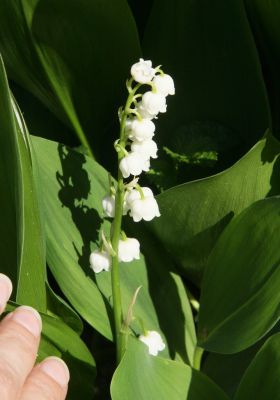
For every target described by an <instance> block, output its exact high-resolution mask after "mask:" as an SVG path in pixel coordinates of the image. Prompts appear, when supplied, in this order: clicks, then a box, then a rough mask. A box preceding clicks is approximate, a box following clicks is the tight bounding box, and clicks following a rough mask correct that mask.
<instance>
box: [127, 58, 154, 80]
mask: <svg viewBox="0 0 280 400" xmlns="http://www.w3.org/2000/svg"><path fill="white" fill-rule="evenodd" d="M130 73H131V76H132V77H133V79H134V80H135V81H136V82H138V83H148V82H151V80H152V79H153V77H154V76H155V69H154V68H152V61H150V60H146V61H145V60H143V58H140V60H139V61H138V62H137V63H135V64H133V65H132V67H131V69H130Z"/></svg>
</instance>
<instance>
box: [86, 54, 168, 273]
mask: <svg viewBox="0 0 280 400" xmlns="http://www.w3.org/2000/svg"><path fill="white" fill-rule="evenodd" d="M130 72H131V79H130V80H129V81H128V82H127V89H128V92H129V96H128V100H127V103H126V106H125V108H124V109H122V110H121V111H120V124H121V135H120V139H119V140H117V141H116V143H115V148H116V150H117V151H118V152H119V154H120V155H121V156H120V157H119V170H120V172H121V175H122V177H123V178H124V179H126V178H129V177H130V176H133V177H134V179H133V180H132V181H131V182H129V183H127V184H125V185H124V187H125V193H124V196H123V204H122V210H123V215H125V214H127V213H129V215H130V216H131V217H132V218H133V221H134V222H139V221H141V220H142V219H143V220H144V221H151V220H152V219H153V218H155V217H159V216H160V211H159V207H158V204H157V201H156V199H155V198H154V195H153V192H152V190H151V189H150V188H148V187H141V186H140V185H139V184H138V178H135V177H138V176H139V175H140V174H141V173H142V172H143V171H148V170H149V168H150V159H151V158H157V151H158V148H157V144H156V142H155V141H154V140H153V137H154V135H155V124H154V122H153V121H152V120H153V119H155V118H157V116H158V114H159V113H164V112H166V108H167V106H166V97H167V96H168V95H173V94H175V88H174V82H173V79H172V78H171V76H170V75H167V74H164V72H163V71H162V70H161V69H160V67H156V68H153V67H152V62H151V61H145V60H143V59H142V58H140V60H139V62H137V63H135V64H134V65H132V67H131V71H130ZM142 85H148V86H149V88H150V89H151V90H148V91H146V92H145V93H143V94H142V93H137V91H138V89H139V88H140V86H142ZM128 147H129V148H130V149H129V151H128V149H127V148H128ZM110 186H111V187H110V193H109V194H107V195H106V196H105V197H104V198H103V200H102V207H103V210H104V212H105V214H106V216H108V217H110V218H114V217H115V203H116V189H115V187H114V185H113V184H111V185H110ZM104 247H105V249H104ZM108 249H109V250H108ZM139 254H140V244H139V242H138V240H137V239H134V238H127V237H125V236H124V237H123V240H120V241H119V245H118V259H119V261H122V262H130V261H132V260H133V259H139ZM112 256H114V254H113V252H112V251H111V250H110V246H106V245H105V246H104V240H103V244H102V246H101V249H100V250H95V251H94V252H93V253H91V255H90V266H91V268H92V269H93V271H94V272H95V273H98V272H101V271H103V270H104V271H109V270H110V267H111V262H112Z"/></svg>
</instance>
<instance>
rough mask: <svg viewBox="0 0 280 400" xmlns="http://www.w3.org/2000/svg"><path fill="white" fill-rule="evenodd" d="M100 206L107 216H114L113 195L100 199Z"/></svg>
mask: <svg viewBox="0 0 280 400" xmlns="http://www.w3.org/2000/svg"><path fill="white" fill-rule="evenodd" d="M102 207H103V210H104V212H105V214H106V215H107V216H108V217H111V218H114V216H115V196H110V195H108V196H105V197H104V198H103V199H102Z"/></svg>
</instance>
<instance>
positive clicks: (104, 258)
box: [89, 250, 112, 274]
mask: <svg viewBox="0 0 280 400" xmlns="http://www.w3.org/2000/svg"><path fill="white" fill-rule="evenodd" d="M89 262H90V268H92V269H93V271H94V272H95V273H96V274H97V273H98V272H101V271H103V270H104V271H109V269H110V267H111V262H112V260H111V256H110V255H109V254H108V253H107V252H106V251H102V250H95V251H93V252H92V253H91V254H90V257H89Z"/></svg>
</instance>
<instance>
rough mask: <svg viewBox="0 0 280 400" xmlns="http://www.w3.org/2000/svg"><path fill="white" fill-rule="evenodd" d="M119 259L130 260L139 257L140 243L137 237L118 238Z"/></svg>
mask: <svg viewBox="0 0 280 400" xmlns="http://www.w3.org/2000/svg"><path fill="white" fill-rule="evenodd" d="M118 257H119V261H123V262H130V261H132V260H139V259H140V243H139V241H138V240H137V239H134V238H126V239H125V240H119V245H118Z"/></svg>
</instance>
